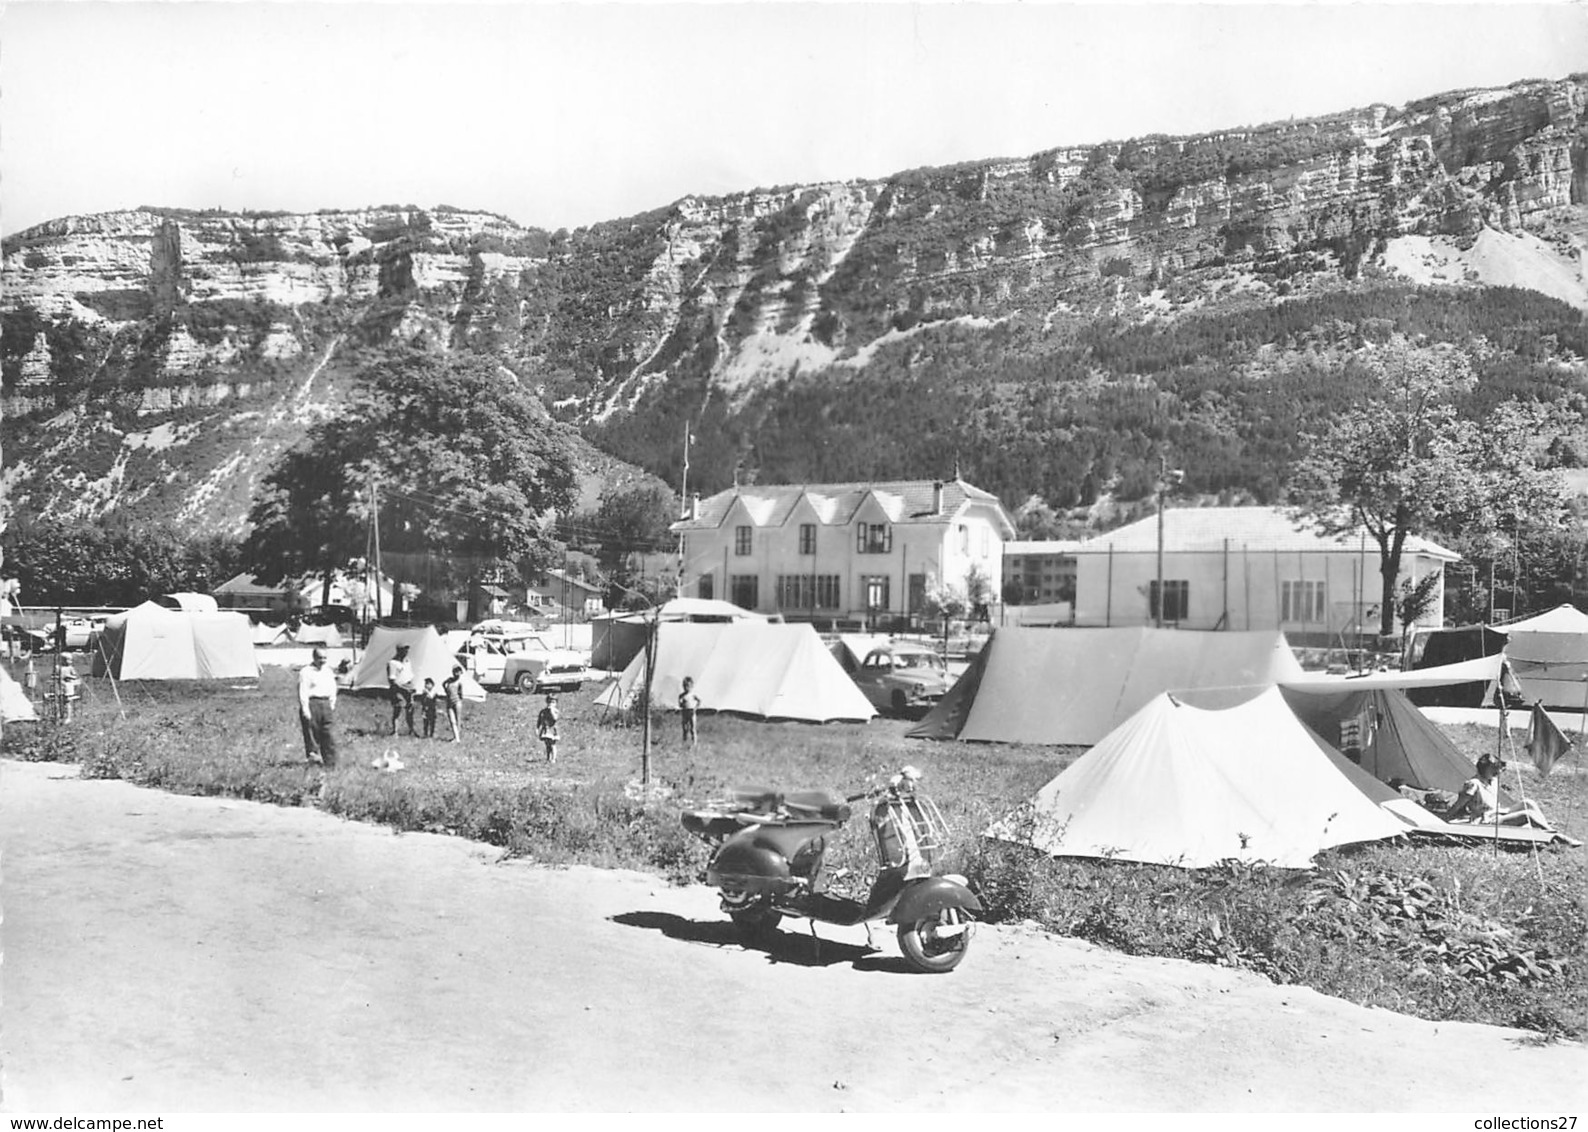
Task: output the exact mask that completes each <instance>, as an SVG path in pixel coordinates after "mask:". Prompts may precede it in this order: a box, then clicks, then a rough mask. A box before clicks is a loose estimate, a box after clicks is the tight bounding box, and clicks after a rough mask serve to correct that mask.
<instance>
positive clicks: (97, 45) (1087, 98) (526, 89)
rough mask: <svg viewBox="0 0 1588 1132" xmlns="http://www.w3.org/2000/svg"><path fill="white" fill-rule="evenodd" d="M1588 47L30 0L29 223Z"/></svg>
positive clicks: (696, 12) (1162, 116)
mask: <svg viewBox="0 0 1588 1132" xmlns="http://www.w3.org/2000/svg"><path fill="white" fill-rule="evenodd" d="M1583 70H1588V3H1585V2H1572V3H1547V4H1533V3H1523V2H1497V0H1496V2H1490V3H1484V4H1450V3H1439V2H1431V0H1403V2H1401V3H1393V4H1372V3H1361V4H1349V3H1347V4H1326V3H1316V2H1309V0H1300V2H1295V3H1262V2H1258V3H1240V4H1233V5H1220V4H1211V3H1194V2H1188V3H1163V4H1149V3H1134V4H1109V5H1088V4H1079V3H1056V2H1032V0H1026V2H1006V3H963V2H955V0H939V2H935V3H924V4H922V3H903V2H888V0H866V2H863V0H847V2H845V0H829V2H826V3H811V4H781V3H770V2H751V3H692V4H668V3H638V4H617V3H533V2H520V3H484V2H471V0H454V2H452V3H440V4H424V5H420V4H403V3H384V2H361V3H286V2H267V0H231V2H227V0H166V2H161V3H144V2H141V0H119V2H107V3H96V2H92V0H75V2H63V0H8V2H7V3H6V4H5V6H4V9H3V11H0V229H3V230H4V231H6V232H15V231H19V230H21V229H23V228H25V227H28V226H30V225H32V224H35V223H38V222H40V221H43V220H48V219H52V218H54V217H57V216H64V215H71V214H77V213H92V212H102V211H108V210H112V209H120V208H131V207H135V206H138V205H160V206H168V207H187V208H223V209H260V210H277V209H280V210H289V211H297V210H303V211H312V210H315V209H326V208H357V207H362V206H367V205H376V204H415V205H419V206H421V207H432V206H435V205H439V204H447V205H453V206H456V207H460V208H472V209H484V210H488V211H491V212H498V213H501V214H503V215H506V216H508V217H510V218H512V219H513V220H515V221H518V222H519V223H521V224H526V225H533V226H536V227H542V228H548V229H555V228H559V227H569V228H573V227H578V226H580V225H584V224H590V223H594V222H596V221H600V220H610V219H617V218H620V217H623V216H628V215H633V214H634V213H637V212H641V211H644V210H647V209H651V208H657V207H661V206H663V205H666V204H669V203H671V202H672V201H675V200H677V199H678V198H680V197H683V196H686V195H689V194H702V195H720V194H724V193H731V192H738V191H743V190H747V189H752V188H755V187H758V186H772V185H785V184H793V183H800V182H813V181H824V180H846V179H852V178H861V177H880V176H885V175H887V174H890V173H895V172H898V171H900V170H904V169H910V168H915V167H919V166H926V165H943V164H950V163H953V162H956V161H971V160H978V159H983V158H994V157H1024V156H1027V155H1030V154H1032V153H1035V152H1038V151H1040V150H1043V149H1050V148H1053V147H1056V146H1061V145H1072V144H1086V143H1091V142H1098V141H1104V140H1108V139H1121V138H1127V137H1134V136H1139V135H1142V134H1147V133H1166V134H1184V133H1195V132H1200V131H1208V130H1216V129H1225V128H1231V127H1238V126H1242V125H1254V124H1257V123H1260V122H1268V121H1275V120H1280V119H1285V118H1290V117H1306V116H1309V115H1315V114H1323V113H1330V112H1333V111H1337V110H1344V109H1349V108H1352V107H1357V106H1366V105H1369V104H1371V103H1374V102H1383V103H1389V104H1391V105H1398V104H1400V103H1403V102H1406V101H1409V100H1411V99H1414V98H1419V97H1423V96H1426V95H1429V94H1435V93H1439V92H1441V91H1446V90H1452V89H1457V88H1463V87H1474V86H1497V85H1504V84H1506V83H1510V82H1514V81H1516V80H1518V79H1524V78H1561V77H1564V76H1565V75H1567V74H1569V73H1572V72H1574V71H1583Z"/></svg>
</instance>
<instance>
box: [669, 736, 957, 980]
mask: <svg viewBox="0 0 1588 1132" xmlns="http://www.w3.org/2000/svg"><path fill="white" fill-rule="evenodd" d="M920 779H921V773H920V771H918V770H916V769H915V768H914V767H910V766H907V767H905V768H904V769H903V770H901V771H899V773H898V774H895V775H893V776H892V777H891V778H890V779H889V780H888V781H887V782H886V783H884V784H882V785H879V786H876V787H873V788H872V789H870V790H866V791H863V792H862V793H859V794H855V795H852V796H850V797H848V798H839V797H838V796H837V795H836V794H834V793H832V792H831V791H826V790H816V791H802V792H799V793H790V794H781V793H777V792H774V791H769V790H753V791H736V792H734V794H733V796H732V798H731V799H729V800H728V801H727V802H725V803H721V804H718V805H716V806H713V807H712V808H710V809H705V810H691V811H686V812H685V813H684V815H683V823H684V828H685V829H687V830H689V831H690V832H691V833H693V834H695V835H696V836H697V837H699V838H700V839H701V840H703V841H705V842H706V843H707V844H708V845H710V846H711V847H712V854H711V859H710V861H709V862H708V863H707V866H706V881H707V883H708V884H711V885H713V886H715V887H716V888H717V890H718V892H719V894H720V896H721V898H722V910H723V911H724V912H727V913H728V915H729V917H730V918H731V919H732V920H733V922H734V923H735V924H736V925H738V927H739V931H740V935H741V938H743V939H744V940H745V942H746V943H755V942H758V941H761V940H764V939H766V938H768V937H769V936H770V935H771V933H772V932H773V931H774V930H775V929H776V928H777V925H778V923H779V922H780V921H781V920H782V918H783V917H784V916H802V917H805V918H806V919H809V920H811V921H812V924H813V927H812V930H813V931H814V924H815V922H818V921H819V922H821V923H828V924H843V925H850V926H852V925H856V924H864V925H866V931H867V935H868V937H869V934H870V931H871V924H872V923H874V922H877V921H882V922H885V923H889V924H897V925H898V929H899V950H900V951H902V952H903V953H904V957H905V959H906V960H907V961H908V962H909V964H910V965H911V966H912V967H914V968H915V969H917V970H919V971H925V972H928V973H939V972H945V971H952V970H953V969H954V968H955V967H957V966H959V963H960V960H962V959H963V958H965V953H966V951H967V950H968V949H969V948H970V941H971V937H972V935H973V934H974V931H975V927H976V924H975V916H976V915H978V914H979V913H980V912H981V910H982V906H981V902H980V901H979V900H977V899H976V894H975V893H973V892H971V890H970V888H969V887H968V885H967V884H966V881H965V878H964V877H960V876H952V875H943V876H938V875H935V874H934V872H933V860H934V857H935V856H936V854H937V852H938V851H939V850H940V849H941V847H942V845H943V841H944V832H945V830H946V828H947V827H946V826H945V824H944V821H943V815H942V812H941V811H939V810H938V808H937V805H936V804H935V803H934V802H933V801H932V800H931V799H930V798H928V797H927V796H926V795H925V794H922V793H920V791H919V790H918V789H917V784H918V783H919V782H920ZM857 802H865V803H867V804H868V805H869V806H870V815H869V820H870V826H871V834H872V840H873V843H874V848H875V850H876V856H877V866H878V872H877V876H876V879H875V881H873V883H872V885H871V891H870V893H869V894H868V895H867V897H866V899H865V900H856V899H853V898H851V897H847V896H841V895H834V894H832V893H830V892H829V891H828V890H827V881H828V879H829V878H828V877H827V875H826V870H825V864H826V855H827V838H828V836H829V835H831V834H833V833H836V832H837V831H838V830H839V829H841V828H842V827H843V826H844V824H845V823H846V822H847V821H848V820H849V818H850V815H851V812H852V811H851V809H850V807H851V805H853V804H854V803H857Z"/></svg>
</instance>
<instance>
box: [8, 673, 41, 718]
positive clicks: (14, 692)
mask: <svg viewBox="0 0 1588 1132" xmlns="http://www.w3.org/2000/svg"><path fill="white" fill-rule="evenodd" d="M37 718H38V713H37V712H36V711H34V709H33V701H32V700H30V699H28V694H27V692H26V691H25V690H24V689H23V687H22V685H20V684H18V683H17V682H16V681H15V680H13V679H11V673H9V672H7V671H6V670H5V669H4V668H0V720H4V721H5V722H6V723H24V722H27V721H28V720H32V719H37Z"/></svg>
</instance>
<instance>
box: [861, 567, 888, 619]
mask: <svg viewBox="0 0 1588 1132" xmlns="http://www.w3.org/2000/svg"><path fill="white" fill-rule="evenodd" d="M860 588H861V590H862V592H864V593H865V595H866V609H867V610H868V611H875V610H885V609H887V608H888V576H887V575H886V574H865V575H862V576H861V579H860Z"/></svg>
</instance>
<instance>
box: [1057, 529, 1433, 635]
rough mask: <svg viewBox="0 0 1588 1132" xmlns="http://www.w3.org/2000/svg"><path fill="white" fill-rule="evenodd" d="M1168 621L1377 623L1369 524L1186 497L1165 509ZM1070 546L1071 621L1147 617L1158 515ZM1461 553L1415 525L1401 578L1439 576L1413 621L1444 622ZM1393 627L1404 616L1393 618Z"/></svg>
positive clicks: (1378, 593) (1293, 629)
mask: <svg viewBox="0 0 1588 1132" xmlns="http://www.w3.org/2000/svg"><path fill="white" fill-rule="evenodd" d="M1163 521H1164V522H1163V591H1164V592H1163V597H1164V609H1163V621H1164V624H1166V625H1178V626H1180V627H1181V628H1186V629H1281V630H1283V631H1284V632H1285V633H1286V634H1287V635H1294V636H1296V637H1298V638H1299V637H1303V636H1327V637H1328V638H1329V639H1330V640H1331V641H1332V640H1333V639H1335V637H1336V636H1337V635H1339V634H1347V635H1352V634H1355V633H1357V632H1362V633H1377V632H1378V626H1379V607H1380V604H1381V602H1382V600H1383V597H1382V595H1383V583H1382V581H1381V579H1380V575H1379V552H1378V544H1377V543H1375V542H1374V541H1373V540H1372V539H1371V538H1370V537H1368V536H1367V534H1366V533H1365V532H1360V533H1358V534H1354V535H1339V536H1333V537H1330V536H1324V535H1318V534H1316V533H1314V532H1313V531H1312V530H1311V529H1310V528H1309V527H1306V526H1305V525H1298V524H1297V523H1296V522H1294V521H1292V520H1291V518H1290V517H1289V515H1288V514H1287V513H1286V511H1285V509H1283V508H1279V507H1182V508H1170V509H1168V510H1166V511H1165V512H1164V515H1163ZM1068 553H1070V554H1072V555H1074V556H1075V623H1076V624H1077V625H1151V624H1153V623H1154V620H1155V617H1156V613H1157V606H1156V597H1157V593H1156V591H1157V581H1158V564H1157V557H1158V516H1156V515H1149V516H1148V517H1147V518H1145V519H1140V520H1138V521H1136V522H1134V523H1131V524H1129V525H1128V526H1124V527H1121V528H1119V530H1117V531H1110V532H1109V533H1108V534H1104V535H1098V536H1097V537H1096V538H1092V539H1088V540H1087V541H1086V542H1083V543H1081V544H1080V545H1078V546H1076V547H1073V548H1071V549H1070V550H1069V552H1068ZM1460 559H1461V556H1460V555H1459V554H1456V553H1455V552H1454V551H1450V550H1446V549H1445V548H1444V547H1442V546H1439V545H1438V544H1436V543H1433V542H1430V541H1429V540H1428V539H1425V538H1420V537H1418V536H1415V535H1412V536H1408V538H1407V539H1406V545H1405V548H1404V550H1403V552H1402V556H1401V570H1400V576H1399V578H1397V580H1396V585H1397V589H1398V587H1399V585H1400V583H1401V582H1402V581H1405V580H1410V581H1411V582H1412V583H1413V584H1415V583H1417V582H1419V581H1421V580H1422V579H1423V578H1425V577H1427V576H1428V575H1429V574H1436V575H1438V577H1439V581H1438V583H1437V584H1436V588H1435V590H1434V596H1433V601H1432V602H1431V604H1430V605H1429V608H1428V612H1427V613H1425V614H1424V615H1423V616H1421V617H1419V618H1418V619H1417V621H1416V622H1415V624H1416V625H1418V626H1421V627H1428V628H1438V627H1440V626H1441V625H1443V624H1444V570H1445V565H1446V564H1447V563H1450V562H1458V561H1460ZM1396 628H1397V631H1399V630H1400V629H1401V628H1403V627H1402V626H1399V625H1397V627H1396Z"/></svg>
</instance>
